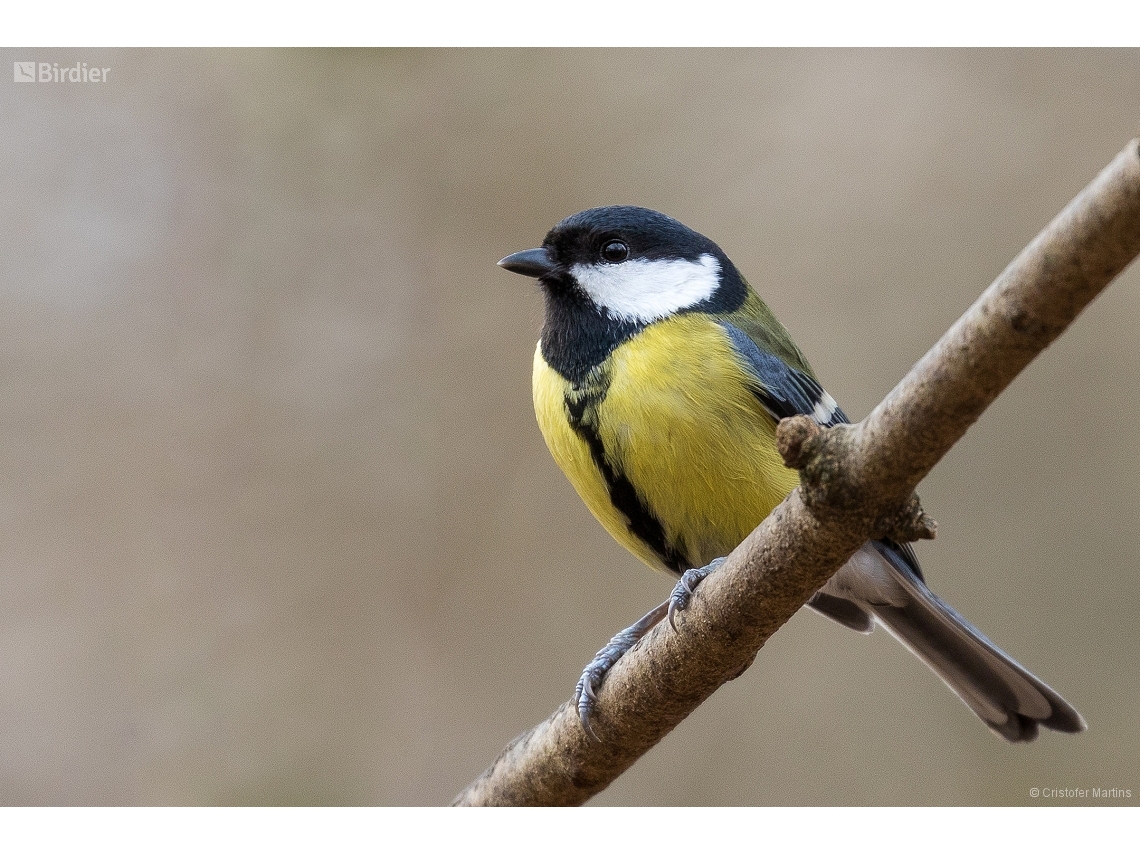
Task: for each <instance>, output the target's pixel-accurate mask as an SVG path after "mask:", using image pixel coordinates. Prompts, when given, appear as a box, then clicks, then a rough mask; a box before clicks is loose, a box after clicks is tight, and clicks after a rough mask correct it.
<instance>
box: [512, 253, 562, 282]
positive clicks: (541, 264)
mask: <svg viewBox="0 0 1140 855" xmlns="http://www.w3.org/2000/svg"><path fill="white" fill-rule="evenodd" d="M499 267H501V268H503V269H504V270H509V271H511V273H518V274H521V275H522V276H532V277H534V278H535V279H538V278H539V277H541V276H545V275H546V274H547V273H553V272H554V267H555V264H554V259H552V258H551V257H550V253H549V252H547V251H546V249H545V248H543V247H539V248H538V249H524V250H523V251H522V252H516V253H515V254H514V255H508V256H507V257H506V258H504V259H503V260H502V261H500V262H499Z"/></svg>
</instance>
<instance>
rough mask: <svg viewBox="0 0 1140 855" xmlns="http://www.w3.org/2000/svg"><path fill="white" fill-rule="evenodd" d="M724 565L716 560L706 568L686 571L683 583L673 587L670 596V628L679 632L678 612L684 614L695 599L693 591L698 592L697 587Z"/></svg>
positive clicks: (719, 559)
mask: <svg viewBox="0 0 1140 855" xmlns="http://www.w3.org/2000/svg"><path fill="white" fill-rule="evenodd" d="M723 563H724V559H723V558H716V559H714V560H712V561H710V562H709V563H708V564H706V565H705V566H704V567H696V568H694V569H692V570H686V571H685V572H684V573H683V574H682V575H681V581H680V582H678V583H677V584H676V585H674V586H673V593H672V594H670V596H669V611H668V614H667V617H668V618H669V626H671V627H673V630H674V632H675V631H676V630H677V624H676V622H675V621H674V616H675V615H676V614H677V612H683V611H684V610H685V609H687V608H688V607H689V601H690V600H691V599H692V598H693V591H695V590H697V585H699V584H701V582H703V581H704V580H705V578H706V577H708V576H709V575H710V574H711V573H712V572H713V571H714V570H716V569H717V568H718V567H720V565H721V564H723Z"/></svg>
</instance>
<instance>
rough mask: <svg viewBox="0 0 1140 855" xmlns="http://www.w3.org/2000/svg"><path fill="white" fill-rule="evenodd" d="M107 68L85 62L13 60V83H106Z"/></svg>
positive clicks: (108, 70)
mask: <svg viewBox="0 0 1140 855" xmlns="http://www.w3.org/2000/svg"><path fill="white" fill-rule="evenodd" d="M110 71H111V69H109V68H99V67H96V66H91V67H90V68H89V67H88V66H87V63H85V62H77V63H75V65H60V64H59V63H58V62H13V63H12V81H13V82H15V83H106V82H107V75H108V74H109V73H110Z"/></svg>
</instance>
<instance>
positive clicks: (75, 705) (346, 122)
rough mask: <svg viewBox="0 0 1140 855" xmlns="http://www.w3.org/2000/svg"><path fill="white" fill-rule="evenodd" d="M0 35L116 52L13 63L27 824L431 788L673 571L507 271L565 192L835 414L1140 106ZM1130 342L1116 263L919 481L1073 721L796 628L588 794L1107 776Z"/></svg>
mask: <svg viewBox="0 0 1140 855" xmlns="http://www.w3.org/2000/svg"><path fill="white" fill-rule="evenodd" d="M2 53H3V54H4V59H5V61H6V64H5V65H4V66H2V67H0V71H3V73H4V74H5V75H7V68H9V67H11V63H10V61H16V60H33V59H34V60H36V61H48V62H58V63H60V64H61V65H74V63H75V62H77V61H79V62H87V63H88V64H89V65H99V66H104V67H109V68H110V69H111V71H110V73H109V79H108V82H107V83H105V84H102V85H90V84H89V85H82V84H41V83H37V84H34V85H33V84H17V83H12V82H9V80H8V79H7V78H5V80H4V81H3V82H2V83H0V127H2V128H3V132H4V145H3V146H0V182H2V186H3V187H4V193H3V195H2V197H0V212H2V214H0V215H2V218H3V219H2V226H3V232H4V235H5V239H4V248H3V251H2V252H0V301H2V302H0V378H2V379H0V382H2V386H0V389H2V395H0V466H2V470H0V471H2V475H3V491H2V492H0V514H2V516H0V801H3V802H5V803H18V804H161V803H166V804H170V803H174V804H182V803H188V804H233V803H239V804H245V803H287V804H308V803H334V804H339V803H349V804H356V803H375V804H432V803H442V802H446V801H448V800H449V799H450V798H451V797H452V796H453V795H454V794H455V793H456V792H458V791H459V790H460V789H461V788H462V787H463V786H464V785H465V784H466V783H467V782H468V780H469V779H470V778H472V777H473V776H474V775H476V774H477V773H478V772H479V771H481V770H482V769H483V768H484V767H485V766H487V765H488V764H489V763H490V761H491V760H492V759H493V758H494V756H495V755H496V754H497V752H498V751H499V750H500V748H502V746H503V745H504V744H505V743H506V742H507V741H508V740H509V739H510V738H512V737H513V736H515V735H516V734H517V733H519V732H520V731H522V730H524V729H526V728H528V727H529V726H531V725H532V724H534V723H536V722H537V721H539V720H540V719H541V718H543V717H544V716H546V715H547V714H548V713H549V712H550V711H552V710H553V709H554V708H555V707H556V706H557V705H558V704H559V703H561V702H562V701H563V700H564V699H566V698H567V697H568V696H569V694H570V692H571V690H572V688H573V685H574V682H575V680H576V679H577V676H578V673H579V671H580V669H581V667H582V666H583V665H584V664H585V663H586V662H587V661H588V660H589V658H590V656H591V655H592V654H593V653H594V651H595V650H596V649H597V648H598V647H600V646H601V645H602V644H603V643H604V642H605V641H606V640H608V639H609V637H610V636H611V635H612V634H613V633H614V632H615V631H616V630H618V629H619V628H621V627H624V626H626V625H627V624H629V623H630V622H632V620H634V619H635V618H636V617H638V616H640V615H641V614H642V613H643V612H644V611H645V610H646V609H648V608H649V607H650V606H651V605H653V604H654V603H656V602H657V601H659V600H660V599H662V598H663V597H664V595H665V594H666V592H667V591H668V588H669V585H670V582H669V580H667V579H665V578H664V577H659V576H656V575H654V574H652V573H650V572H649V571H648V570H646V569H644V568H643V567H642V566H641V565H639V564H638V563H637V562H636V561H635V560H634V559H633V558H632V557H630V556H629V555H627V554H626V553H625V552H624V551H622V550H621V548H620V547H618V546H617V545H616V544H614V543H613V542H611V541H610V539H609V537H608V536H607V535H606V534H605V532H604V531H603V530H602V529H601V527H600V526H599V525H597V524H596V523H595V522H594V521H593V519H592V518H591V517H590V516H589V514H588V512H587V511H586V510H585V509H584V508H583V507H582V506H581V504H580V503H579V501H578V499H577V497H576V496H575V494H574V493H573V491H572V490H571V488H570V487H569V485H568V484H567V483H566V482H565V480H564V478H563V476H562V475H561V473H560V472H559V471H558V470H557V469H556V468H555V466H554V464H553V463H552V462H551V460H550V459H549V457H548V454H547V451H546V449H545V447H544V445H543V442H542V439H541V437H540V435H539V433H538V429H537V427H536V426H535V424H534V418H533V414H532V412H531V408H530V362H531V355H532V353H533V348H534V343H535V339H536V338H537V330H538V325H539V322H540V313H541V306H540V300H539V295H538V294H537V292H536V290H535V288H534V287H533V285H531V284H530V283H528V282H527V281H525V280H524V279H522V278H520V277H517V276H512V275H510V274H508V273H505V272H503V271H501V270H500V269H498V268H497V267H495V261H496V260H498V259H499V258H500V257H502V256H504V255H506V254H507V253H509V252H512V251H515V250H519V249H524V248H528V247H531V246H534V245H536V244H537V243H538V242H539V241H540V240H541V239H542V236H543V235H544V233H545V232H546V230H547V229H548V228H549V227H550V226H551V225H552V224H553V223H554V222H556V221H557V220H559V219H560V218H562V217H563V216H566V215H567V214H570V213H573V212H574V211H577V210H579V209H582V208H585V207H589V206H593V205H601V204H609V203H617V202H626V203H636V204H641V205H647V206H650V207H654V208H658V209H661V210H663V211H665V212H667V213H669V214H672V215H674V216H676V217H678V218H679V219H681V220H682V221H684V222H685V223H687V224H688V225H690V226H692V227H694V228H696V229H698V230H699V231H701V232H704V233H705V234H708V235H709V236H711V237H712V238H713V239H715V240H716V241H717V242H718V243H720V245H721V246H722V247H723V248H724V249H725V250H726V251H727V252H728V254H729V255H730V256H731V257H732V258H733V259H734V260H735V261H736V263H737V265H738V266H739V267H740V268H741V270H742V271H744V273H745V275H746V276H748V277H749V279H750V280H751V281H752V283H753V284H754V285H755V286H756V287H757V288H758V289H759V290H760V291H761V292H762V293H763V295H764V296H765V297H766V298H767V299H768V301H769V303H770V304H771V305H772V306H773V308H774V309H775V310H776V312H777V314H778V315H779V316H780V317H781V318H782V319H783V321H784V322H785V323H786V324H787V326H788V327H789V328H790V329H791V331H792V333H793V334H794V335H795V337H796V339H797V340H798V342H799V343H800V345H801V346H802V347H803V349H804V351H805V352H806V353H807V354H808V355H809V357H810V358H811V359H812V361H813V363H814V366H815V368H816V370H817V372H818V373H819V375H820V376H821V378H823V380H824V382H825V384H826V385H827V387H828V388H829V390H831V392H832V393H833V394H834V395H835V396H836V397H837V398H839V399H840V401H841V402H842V403H843V406H844V407H845V409H846V410H847V412H848V413H849V414H850V415H851V416H852V417H853V418H861V417H863V416H864V415H866V413H867V411H868V410H869V409H870V408H871V407H872V406H873V405H874V404H875V403H876V402H877V401H878V400H879V399H880V398H881V397H882V396H883V395H884V394H885V393H886V392H887V391H888V390H889V389H890V387H891V386H892V385H893V384H894V383H895V382H896V381H897V380H898V379H899V378H900V377H901V376H902V375H903V373H905V371H906V370H907V369H908V368H909V367H910V365H911V364H912V363H913V362H914V360H915V359H917V358H918V357H919V356H920V355H921V354H922V353H923V352H924V351H925V350H926V348H927V347H928V346H929V345H930V344H931V343H932V342H933V341H934V340H935V339H936V338H937V337H938V336H939V335H940V334H941V333H942V332H943V331H944V330H945V329H946V327H948V326H949V324H950V323H951V322H952V321H953V320H954V319H955V318H956V317H957V316H958V315H959V314H960V313H961V312H962V311H963V310H964V308H965V307H966V306H967V305H968V304H969V303H970V302H971V301H972V300H973V299H974V298H975V296H976V295H977V294H978V293H979V292H980V291H981V290H982V288H984V287H985V285H987V284H988V283H989V282H990V281H991V280H992V279H993V278H994V276H995V275H997V274H998V273H999V272H1000V271H1001V269H1002V268H1003V267H1004V266H1005V264H1006V263H1007V262H1008V261H1009V260H1010V259H1011V258H1012V257H1013V256H1014V255H1015V254H1016V253H1017V252H1018V251H1019V250H1020V249H1021V248H1022V246H1024V245H1025V243H1026V242H1028V240H1030V239H1031V238H1032V237H1033V235H1034V234H1035V233H1036V232H1037V231H1038V229H1039V228H1040V227H1041V226H1042V225H1043V224H1044V223H1045V222H1047V221H1048V220H1049V219H1050V218H1051V217H1052V216H1053V215H1054V214H1055V213H1056V212H1057V211H1058V210H1060V208H1061V207H1062V206H1063V205H1064V204H1065V203H1066V202H1067V201H1068V200H1069V199H1070V198H1071V197H1072V196H1073V195H1074V194H1075V193H1076V192H1077V191H1078V190H1079V189H1080V188H1081V187H1083V186H1084V185H1085V184H1086V183H1087V182H1088V181H1089V180H1090V179H1091V178H1092V177H1093V176H1094V175H1095V174H1096V173H1097V171H1098V170H1099V169H1100V168H1101V167H1102V166H1103V165H1104V164H1106V163H1107V162H1108V161H1109V160H1110V159H1111V158H1112V157H1113V156H1114V155H1115V154H1116V153H1117V151H1119V149H1120V148H1121V147H1122V146H1123V144H1124V143H1125V142H1126V141H1127V140H1128V139H1129V138H1130V137H1132V136H1134V135H1136V134H1137V132H1138V131H1140V52H1138V51H1055V50H1032V51H1030V50H1020V51H1004V50H1003V51H992V50H990V51H982V50H970V51H927V50H923V51H918V50H914V51H903V50H850V51H836V50H825V51H811V50H756V51H701V50H574V51H568V50H558V51H555V50H526V51H522V50H416V51H407V50H397V51H384V50H377V51H329V50H288V51H284V50H258V51H222V50H203V51H183V50H159V51H140V50H129V51H95V50H81V49H75V50H70V49H69V50H44V49H36V50H11V51H3V52H2ZM1138 351H1140V270H1138V269H1137V268H1133V269H1132V270H1130V271H1129V272H1128V273H1126V275H1125V276H1124V277H1122V278H1121V279H1120V280H1119V281H1117V282H1116V283H1115V284H1114V285H1113V286H1112V287H1111V288H1110V289H1109V290H1108V291H1107V292H1106V293H1105V294H1104V295H1103V296H1102V297H1101V298H1100V299H1099V300H1098V301H1097V302H1096V303H1094V304H1093V306H1092V307H1091V308H1090V309H1089V310H1088V311H1087V312H1086V313H1085V315H1084V316H1083V317H1082V318H1081V319H1080V320H1079V321H1078V323H1077V324H1076V325H1075V327H1074V328H1073V329H1072V330H1071V331H1070V332H1069V333H1068V334H1067V335H1065V336H1064V337H1063V338H1062V339H1061V340H1060V341H1059V342H1058V343H1057V344H1055V345H1054V346H1053V347H1052V348H1051V349H1050V350H1049V351H1048V352H1047V353H1046V354H1045V355H1044V356H1043V357H1042V358H1041V359H1039V360H1038V361H1037V362H1036V363H1035V364H1034V365H1032V366H1031V367H1030V368H1029V370H1028V371H1027V372H1026V373H1025V374H1024V375H1023V376H1022V377H1021V378H1020V379H1019V380H1018V381H1017V382H1016V383H1015V384H1014V385H1013V387H1012V388H1010V389H1009V391H1008V392H1007V393H1006V394H1005V395H1004V396H1003V397H1001V398H1000V399H999V401H998V402H997V404H996V405H995V406H994V407H993V408H992V409H991V410H990V411H989V412H988V413H987V414H986V416H985V417H984V418H983V420H982V421H981V423H980V424H978V425H977V426H976V427H975V428H974V429H973V430H971V432H970V433H969V435H968V436H967V437H966V438H965V439H964V440H963V441H962V442H961V443H960V444H959V445H958V446H957V447H956V448H955V449H954V451H953V452H952V453H951V454H950V455H949V457H948V458H947V459H946V460H945V461H944V462H943V463H942V464H941V465H940V466H939V467H938V468H937V469H936V470H935V471H934V472H933V474H932V475H931V476H930V477H929V478H928V479H927V480H926V482H925V483H924V485H923V487H922V490H921V493H922V496H923V499H924V502H925V504H926V507H927V508H928V509H929V510H930V511H931V513H932V514H933V515H934V516H935V517H936V518H937V519H938V520H939V523H940V525H941V527H940V529H939V538H938V541H937V542H936V543H935V544H924V545H921V546H920V547H919V553H920V556H921V557H922V559H923V562H924V564H925V567H926V571H927V576H928V578H930V579H931V580H932V586H933V587H934V589H935V590H936V591H938V592H939V593H941V594H942V595H944V596H945V597H946V598H947V599H948V600H950V601H951V602H953V603H954V604H955V605H956V606H957V607H958V608H959V609H960V610H961V611H962V612H964V613H965V614H966V615H967V616H968V617H969V618H970V619H971V620H972V621H973V622H975V623H976V624H978V626H980V627H981V628H982V629H983V630H984V631H985V632H987V633H988V634H989V635H990V636H991V637H992V638H994V640H996V641H997V642H999V643H1000V644H1001V645H1002V646H1003V647H1005V648H1006V649H1007V650H1009V651H1010V652H1011V653H1012V654H1013V655H1014V656H1016V657H1017V658H1018V659H1020V660H1022V661H1023V662H1024V663H1025V664H1026V665H1027V666H1029V667H1030V668H1031V669H1033V670H1034V671H1036V672H1037V673H1038V674H1040V675H1041V676H1042V677H1043V678H1044V679H1045V680H1046V681H1048V682H1050V683H1052V684H1053V685H1054V686H1056V687H1057V688H1058V689H1059V690H1060V691H1061V692H1062V693H1063V694H1064V695H1065V696H1066V697H1067V698H1069V699H1070V700H1071V701H1072V702H1073V703H1074V704H1075V705H1076V706H1077V707H1078V708H1079V709H1080V710H1081V711H1082V712H1083V713H1084V715H1085V716H1086V718H1087V719H1088V721H1089V732H1088V733H1087V734H1084V735H1083V736H1079V737H1062V736H1058V735H1055V734H1052V733H1046V734H1044V735H1043V736H1042V738H1041V739H1040V740H1039V741H1038V742H1037V743H1035V744H1033V745H1031V746H1028V747H1026V746H1009V745H1006V744H1005V743H1003V742H1001V741H999V740H998V739H996V738H995V737H993V736H992V735H991V734H990V733H989V732H988V731H987V730H986V729H985V728H984V727H983V726H982V725H981V724H979V723H978V721H977V720H976V719H975V717H974V716H973V715H972V714H971V713H970V712H969V711H968V710H967V709H966V707H965V706H964V705H963V704H962V703H960V702H959V701H958V700H957V699H956V698H954V697H953V696H952V695H951V694H950V693H949V692H948V691H947V690H946V689H945V688H944V687H943V686H942V685H941V683H939V681H938V680H937V679H936V678H934V677H933V676H932V675H931V674H930V673H929V672H927V670H926V669H925V668H924V667H923V666H922V665H921V664H920V663H918V662H917V660H915V659H914V658H913V657H912V656H911V655H910V654H908V653H907V652H906V651H904V650H903V649H902V648H901V647H900V646H899V645H898V644H897V643H895V642H894V641H893V640H892V639H890V638H889V637H888V636H887V635H886V634H885V633H882V632H878V633H875V634H874V635H873V636H871V637H869V638H866V637H862V636H859V635H856V634H854V633H851V632H849V631H846V630H843V629H842V628H840V627H838V626H836V625H833V624H831V623H830V622H827V621H825V620H824V619H822V618H819V617H817V616H815V615H811V614H801V615H799V616H797V618H796V619H795V620H794V621H793V622H792V623H791V624H790V625H789V626H787V627H786V628H785V629H783V630H782V631H781V632H780V633H778V634H777V635H776V637H775V638H774V639H773V640H772V641H771V642H770V643H769V645H768V646H767V647H766V648H765V649H764V650H763V651H762V652H761V654H760V656H759V657H758V658H757V660H756V664H755V665H754V666H753V668H752V669H751V670H750V671H749V672H748V673H747V674H746V675H745V676H744V677H743V678H741V679H739V680H737V681H735V682H733V683H731V684H729V685H727V686H726V687H724V689H722V690H721V691H720V692H719V693H717V695H716V696H714V697H713V698H712V700H711V701H710V702H709V703H707V704H706V705H705V706H704V707H702V708H701V709H700V710H699V711H698V712H697V713H696V714H695V715H693V716H692V717H691V718H690V719H689V720H688V721H686V722H685V723H684V724H683V725H682V726H681V727H680V728H678V729H677V731H675V732H674V733H673V734H672V735H671V736H670V737H669V738H667V739H666V740H665V742H664V743H662V744H661V745H660V746H658V747H657V748H656V749H655V750H654V751H653V752H651V753H650V754H649V755H648V756H647V757H645V758H644V759H643V760H642V761H641V762H639V763H638V764H637V765H636V766H635V767H634V768H633V769H632V770H630V771H629V772H628V773H627V774H626V775H625V776H624V777H622V778H621V779H620V780H619V781H618V782H617V783H616V784H615V785H614V786H612V787H611V788H610V789H609V790H608V791H607V792H605V793H603V794H602V795H601V796H599V797H598V798H597V799H595V803H599V804H733V805H736V804H857V805H862V804H1031V803H1041V802H1042V801H1043V800H1041V799H1038V800H1037V801H1036V802H1034V800H1033V799H1031V798H1030V796H1029V789H1030V788H1031V787H1034V786H1036V787H1094V786H1102V787H1126V788H1127V787H1130V788H1131V789H1132V792H1133V794H1134V795H1133V798H1132V799H1125V800H1124V801H1125V802H1129V803H1133V804H1134V803H1136V802H1137V800H1138V799H1140V762H1138V760H1140V742H1138V741H1137V739H1136V733H1137V731H1138V729H1140V677H1138V676H1137V674H1138V673H1140V636H1138V634H1137V632H1136V613H1137V609H1138V607H1140V591H1138V589H1137V585H1136V570H1137V562H1138V559H1140V526H1138V525H1137V522H1138V516H1140V515H1138V513H1137V500H1136V495H1137V492H1138V491H1140V455H1138V452H1137V442H1136V436H1137V428H1136V424H1137V421H1138V419H1140V372H1138V371H1137V370H1136V365H1137V358H1136V354H1137V352H1138ZM1081 803H1090V802H1088V801H1087V800H1085V801H1082V802H1081Z"/></svg>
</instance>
